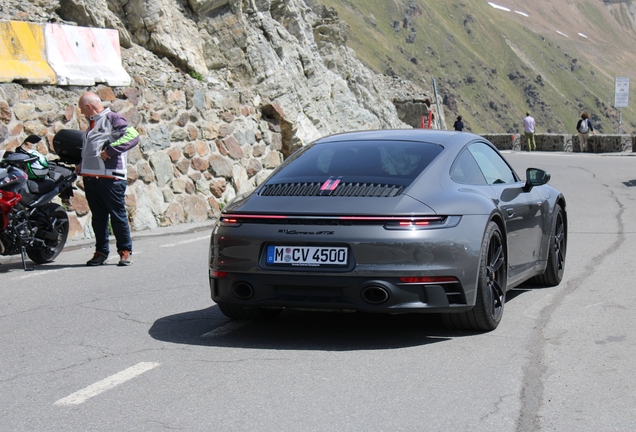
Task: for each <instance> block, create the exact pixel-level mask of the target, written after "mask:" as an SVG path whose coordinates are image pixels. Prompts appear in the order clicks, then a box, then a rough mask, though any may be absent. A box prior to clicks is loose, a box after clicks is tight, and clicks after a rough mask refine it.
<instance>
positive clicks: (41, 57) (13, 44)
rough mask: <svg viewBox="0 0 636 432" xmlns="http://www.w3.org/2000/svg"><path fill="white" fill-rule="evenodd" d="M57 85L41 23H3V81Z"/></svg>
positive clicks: (0, 65) (0, 59)
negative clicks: (47, 58) (47, 56)
mask: <svg viewBox="0 0 636 432" xmlns="http://www.w3.org/2000/svg"><path fill="white" fill-rule="evenodd" d="M12 81H21V82H26V83H29V84H55V73H54V72H53V69H51V67H50V66H49V64H48V63H47V61H46V44H45V40H44V28H43V26H41V25H40V24H35V23H28V22H20V21H0V82H12Z"/></svg>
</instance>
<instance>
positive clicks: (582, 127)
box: [576, 111, 594, 153]
mask: <svg viewBox="0 0 636 432" xmlns="http://www.w3.org/2000/svg"><path fill="white" fill-rule="evenodd" d="M576 131H577V132H578V133H579V149H580V150H581V153H583V152H586V151H587V138H588V134H589V133H590V132H592V133H594V127H592V122H591V121H590V116H589V115H588V114H587V112H586V111H583V112H582V113H581V118H580V119H579V121H578V122H577V123H576Z"/></svg>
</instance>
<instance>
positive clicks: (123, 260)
mask: <svg viewBox="0 0 636 432" xmlns="http://www.w3.org/2000/svg"><path fill="white" fill-rule="evenodd" d="M131 255H132V252H131V251H127V250H123V251H121V252H119V263H118V264H117V265H118V266H129V265H130V264H132V260H131V258H130V256H131Z"/></svg>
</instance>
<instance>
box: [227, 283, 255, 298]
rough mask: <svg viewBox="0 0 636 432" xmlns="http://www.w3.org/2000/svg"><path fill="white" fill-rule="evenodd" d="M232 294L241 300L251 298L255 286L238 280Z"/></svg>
mask: <svg viewBox="0 0 636 432" xmlns="http://www.w3.org/2000/svg"><path fill="white" fill-rule="evenodd" d="M232 294H234V296H235V297H237V298H239V299H241V300H249V299H250V298H252V296H253V295H254V288H252V286H251V285H250V284H248V283H245V282H237V283H235V284H234V285H233V286H232Z"/></svg>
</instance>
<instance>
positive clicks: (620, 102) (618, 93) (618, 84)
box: [614, 77, 629, 108]
mask: <svg viewBox="0 0 636 432" xmlns="http://www.w3.org/2000/svg"><path fill="white" fill-rule="evenodd" d="M628 106H629V77H616V80H615V82H614V108H627V107H628Z"/></svg>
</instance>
